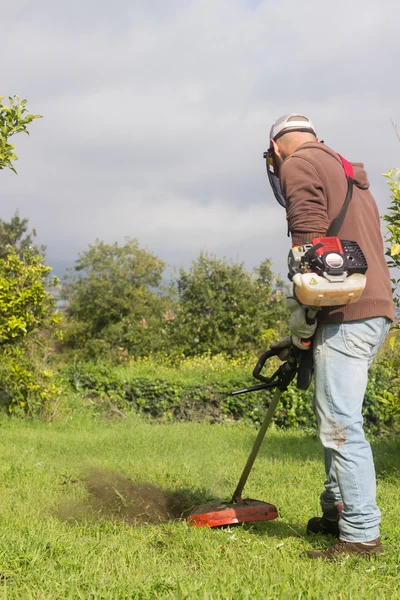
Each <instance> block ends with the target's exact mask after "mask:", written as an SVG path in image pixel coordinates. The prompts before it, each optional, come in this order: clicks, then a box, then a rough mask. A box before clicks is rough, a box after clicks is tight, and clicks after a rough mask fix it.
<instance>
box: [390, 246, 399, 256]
mask: <svg viewBox="0 0 400 600" xmlns="http://www.w3.org/2000/svg"><path fill="white" fill-rule="evenodd" d="M398 254H400V244H393V246H392V248H391V250H390V255H391V256H397V255H398Z"/></svg>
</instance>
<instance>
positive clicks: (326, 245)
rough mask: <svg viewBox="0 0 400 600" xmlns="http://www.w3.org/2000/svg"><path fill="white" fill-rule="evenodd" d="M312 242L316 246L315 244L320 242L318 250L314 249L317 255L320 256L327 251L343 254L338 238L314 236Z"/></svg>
mask: <svg viewBox="0 0 400 600" xmlns="http://www.w3.org/2000/svg"><path fill="white" fill-rule="evenodd" d="M312 244H313V246H316V245H317V244H322V247H321V248H318V250H316V252H315V253H316V254H317V255H318V256H322V255H323V254H326V253H327V252H337V253H338V254H343V248H342V244H341V242H340V240H339V238H337V237H320V238H314V239H313V240H312Z"/></svg>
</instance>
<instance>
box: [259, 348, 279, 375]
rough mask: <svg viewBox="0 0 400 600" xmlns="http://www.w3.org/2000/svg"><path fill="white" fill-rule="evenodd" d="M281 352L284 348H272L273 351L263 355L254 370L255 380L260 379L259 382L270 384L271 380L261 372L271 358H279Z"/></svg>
mask: <svg viewBox="0 0 400 600" xmlns="http://www.w3.org/2000/svg"><path fill="white" fill-rule="evenodd" d="M281 352H282V348H281V349H278V348H271V350H267V351H266V352H264V353H263V354H261V356H260V358H259V359H258V361H257V364H256V366H255V367H254V369H253V377H254V378H255V379H258V381H262V382H263V383H270V378H268V377H264V375H261V370H262V368H263V366H264V365H265V363H266V362H267V360H268V359H269V358H272V357H273V356H278V355H279V354H280V353H281Z"/></svg>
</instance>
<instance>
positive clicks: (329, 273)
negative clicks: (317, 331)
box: [288, 237, 368, 306]
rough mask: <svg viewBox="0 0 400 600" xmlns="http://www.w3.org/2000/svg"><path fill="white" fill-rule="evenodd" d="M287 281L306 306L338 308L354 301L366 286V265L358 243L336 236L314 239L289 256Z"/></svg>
mask: <svg viewBox="0 0 400 600" xmlns="http://www.w3.org/2000/svg"><path fill="white" fill-rule="evenodd" d="M288 266H289V279H291V280H292V281H293V283H294V285H295V294H296V296H297V298H298V300H300V302H301V303H302V304H304V305H306V306H338V305H343V304H349V303H351V302H356V301H357V300H358V299H359V298H360V296H361V294H362V292H363V290H364V288H365V284H366V277H365V272H366V271H367V269H368V264H367V261H366V259H365V256H364V254H363V252H362V250H361V248H360V246H359V245H358V244H357V242H354V241H351V240H339V238H337V237H319V238H314V239H313V240H312V242H311V243H309V244H304V246H297V247H294V248H292V249H291V250H290V252H289V256H288Z"/></svg>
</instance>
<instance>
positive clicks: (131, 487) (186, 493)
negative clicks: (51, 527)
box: [58, 470, 210, 525]
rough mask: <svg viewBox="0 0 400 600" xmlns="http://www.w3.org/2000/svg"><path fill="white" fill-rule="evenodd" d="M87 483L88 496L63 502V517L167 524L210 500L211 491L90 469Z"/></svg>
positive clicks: (85, 481) (134, 523) (65, 518)
mask: <svg viewBox="0 0 400 600" xmlns="http://www.w3.org/2000/svg"><path fill="white" fill-rule="evenodd" d="M82 481H83V483H84V485H85V486H86V489H87V491H88V498H87V500H85V501H82V502H76V503H73V504H71V503H69V504H63V505H62V506H61V507H60V508H59V511H58V516H59V518H61V519H62V520H68V521H81V520H112V521H124V522H126V523H128V524H130V525H143V524H159V523H167V522H169V521H174V520H177V519H184V518H185V517H186V516H187V515H188V514H189V513H190V512H191V511H192V510H193V508H195V506H197V505H198V504H201V503H204V502H206V501H208V502H209V501H210V494H209V492H208V491H207V490H190V489H187V488H179V489H177V490H164V489H163V488H161V487H159V486H156V485H154V484H152V483H144V482H135V481H133V480H132V479H129V478H128V477H124V476H123V475H120V474H118V473H114V472H107V471H102V470H96V471H90V472H89V473H88V474H87V475H86V476H85V477H84V478H83V480H82Z"/></svg>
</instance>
